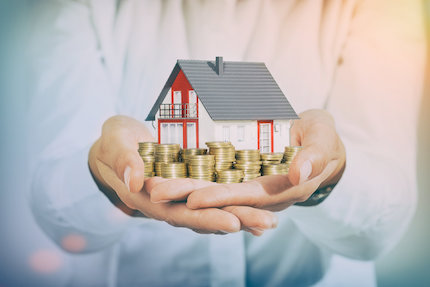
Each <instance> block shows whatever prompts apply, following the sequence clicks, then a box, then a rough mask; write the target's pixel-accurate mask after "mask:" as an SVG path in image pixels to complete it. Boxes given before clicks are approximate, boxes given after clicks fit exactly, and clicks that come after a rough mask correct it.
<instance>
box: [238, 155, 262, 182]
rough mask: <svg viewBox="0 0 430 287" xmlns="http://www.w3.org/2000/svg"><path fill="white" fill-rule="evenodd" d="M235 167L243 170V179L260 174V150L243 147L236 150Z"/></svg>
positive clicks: (252, 177)
mask: <svg viewBox="0 0 430 287" xmlns="http://www.w3.org/2000/svg"><path fill="white" fill-rule="evenodd" d="M234 168H235V169H240V170H243V172H244V178H243V181H248V180H251V179H255V178H257V177H259V176H261V173H260V170H261V161H260V151H259V150H258V149H245V150H238V151H236V163H235V164H234Z"/></svg>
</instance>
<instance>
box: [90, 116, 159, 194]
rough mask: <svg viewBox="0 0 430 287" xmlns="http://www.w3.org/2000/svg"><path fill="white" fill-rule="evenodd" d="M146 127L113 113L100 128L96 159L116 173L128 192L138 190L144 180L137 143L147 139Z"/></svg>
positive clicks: (148, 137)
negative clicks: (113, 115) (100, 135)
mask: <svg viewBox="0 0 430 287" xmlns="http://www.w3.org/2000/svg"><path fill="white" fill-rule="evenodd" d="M150 139H152V136H151V135H150V133H149V131H148V129H147V128H146V127H145V126H144V125H143V124H142V123H140V122H139V121H137V120H135V119H132V118H129V117H125V116H115V117H112V118H110V119H108V120H107V121H106V122H105V124H104V125H103V128H102V137H101V141H100V149H99V153H98V157H97V158H98V159H99V160H100V161H102V162H104V163H105V164H107V165H108V166H109V167H111V169H112V170H113V171H114V172H115V173H116V175H117V176H118V178H119V179H121V180H122V181H123V182H124V184H125V185H126V187H127V189H128V190H129V191H131V192H139V191H140V190H141V189H142V187H143V183H144V172H145V168H144V166H145V165H144V163H143V160H142V159H141V157H140V155H139V153H138V151H137V150H138V142H140V141H145V140H150Z"/></svg>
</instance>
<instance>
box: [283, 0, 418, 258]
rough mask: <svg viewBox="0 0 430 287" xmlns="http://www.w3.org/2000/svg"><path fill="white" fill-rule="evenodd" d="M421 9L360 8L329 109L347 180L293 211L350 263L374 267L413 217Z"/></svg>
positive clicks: (412, 5)
mask: <svg viewBox="0 0 430 287" xmlns="http://www.w3.org/2000/svg"><path fill="white" fill-rule="evenodd" d="M421 2H422V1H394V2H393V1H366V2H362V3H360V4H359V6H358V7H357V9H356V11H355V15H354V18H353V20H352V22H351V27H350V31H349V34H348V36H347V38H346V40H345V44H344V47H343V49H342V51H341V55H340V58H339V59H335V60H338V62H339V66H338V68H337V71H336V74H335V77H334V82H333V86H332V90H331V93H330V95H329V99H328V102H327V110H328V111H330V113H331V114H332V115H333V116H334V118H335V121H336V124H337V130H338V132H339V134H340V136H341V138H342V140H343V142H344V144H345V147H346V155H347V160H346V170H345V173H344V175H343V177H342V179H341V180H340V181H339V183H338V184H337V186H336V187H335V189H334V190H333V192H332V193H331V195H330V196H329V197H328V198H327V199H326V200H325V201H324V202H322V203H321V204H320V205H318V206H315V207H297V206H294V207H291V208H290V209H289V210H288V211H287V212H288V213H289V214H290V216H291V218H292V219H293V221H294V222H295V223H296V225H297V227H298V228H299V229H300V230H301V231H302V232H303V233H304V234H305V235H307V236H308V237H309V239H310V240H312V241H313V242H314V243H316V244H317V245H319V246H323V247H325V248H328V249H330V250H331V251H332V252H335V253H338V254H341V255H344V256H348V257H351V258H356V259H364V260H370V259H374V258H375V257H376V256H378V255H379V254H381V253H384V252H386V251H387V250H389V249H390V248H391V247H393V245H394V244H395V243H396V242H397V241H398V240H399V239H400V237H401V236H402V234H403V233H404V232H405V230H406V228H407V225H408V223H409V221H410V220H411V218H412V216H413V213H414V210H415V205H416V200H417V194H416V178H415V174H416V138H417V135H416V129H417V118H418V111H419V103H420V98H421V94H422V85H423V81H424V70H425V67H424V63H425V48H426V47H425V34H424V29H423V26H424V25H423V17H422V13H423V10H422V7H421Z"/></svg>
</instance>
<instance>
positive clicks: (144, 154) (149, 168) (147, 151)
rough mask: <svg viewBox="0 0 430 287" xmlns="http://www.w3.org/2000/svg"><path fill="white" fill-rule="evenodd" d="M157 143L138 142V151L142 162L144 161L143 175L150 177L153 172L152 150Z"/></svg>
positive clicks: (153, 158)
mask: <svg viewBox="0 0 430 287" xmlns="http://www.w3.org/2000/svg"><path fill="white" fill-rule="evenodd" d="M156 145H157V143H155V142H140V143H139V149H138V152H139V154H140V157H141V158H142V160H143V162H144V163H145V173H144V175H145V177H152V176H154V175H155V172H154V161H155V157H154V151H155V146H156Z"/></svg>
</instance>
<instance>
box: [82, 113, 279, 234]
mask: <svg viewBox="0 0 430 287" xmlns="http://www.w3.org/2000/svg"><path fill="white" fill-rule="evenodd" d="M153 140H154V139H153V137H152V136H151V134H150V132H149V131H148V130H147V128H146V127H145V125H144V124H142V123H140V122H139V121H137V120H134V119H132V118H129V117H125V116H115V117H112V118H110V119H108V120H107V121H106V122H105V123H104V125H103V128H102V135H101V137H100V138H99V139H98V140H97V141H96V142H95V143H94V145H93V146H92V148H91V150H90V153H89V160H88V163H89V167H90V171H91V173H92V175H93V178H94V180H95V181H96V183H97V185H98V186H99V189H100V190H101V191H103V192H104V193H105V195H106V196H107V197H108V198H109V199H110V200H111V201H112V203H114V204H115V205H116V206H117V207H118V208H120V209H121V210H123V211H124V212H126V213H127V214H129V215H134V216H146V217H150V218H153V219H157V220H162V221H165V222H167V223H169V224H171V225H173V226H177V227H186V228H189V229H192V230H194V231H196V232H200V233H230V232H237V231H239V230H241V229H243V230H246V231H249V232H251V233H252V234H254V235H261V234H262V233H263V232H264V230H266V229H268V228H273V227H275V226H276V222H277V219H276V216H275V215H274V214H273V213H271V212H269V211H266V210H260V209H256V208H253V207H247V206H229V207H224V208H222V209H221V208H212V207H208V208H203V209H198V210H193V209H190V208H189V207H187V206H186V202H184V201H183V199H185V198H186V197H184V196H183V194H184V191H185V193H189V188H190V187H191V188H192V190H195V189H202V188H205V187H209V186H211V185H213V183H211V182H206V181H199V180H191V179H163V178H159V177H154V178H147V179H145V178H144V162H143V161H142V159H141V158H140V156H139V153H138V152H137V149H138V143H139V142H144V141H153ZM153 190H162V191H163V192H168V193H169V194H171V195H172V196H173V197H175V198H176V199H175V202H171V201H170V202H163V201H162V200H158V199H157V196H155V197H153V198H152V201H151V196H150V193H151V192H152V191H153ZM181 200H182V201H181Z"/></svg>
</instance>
